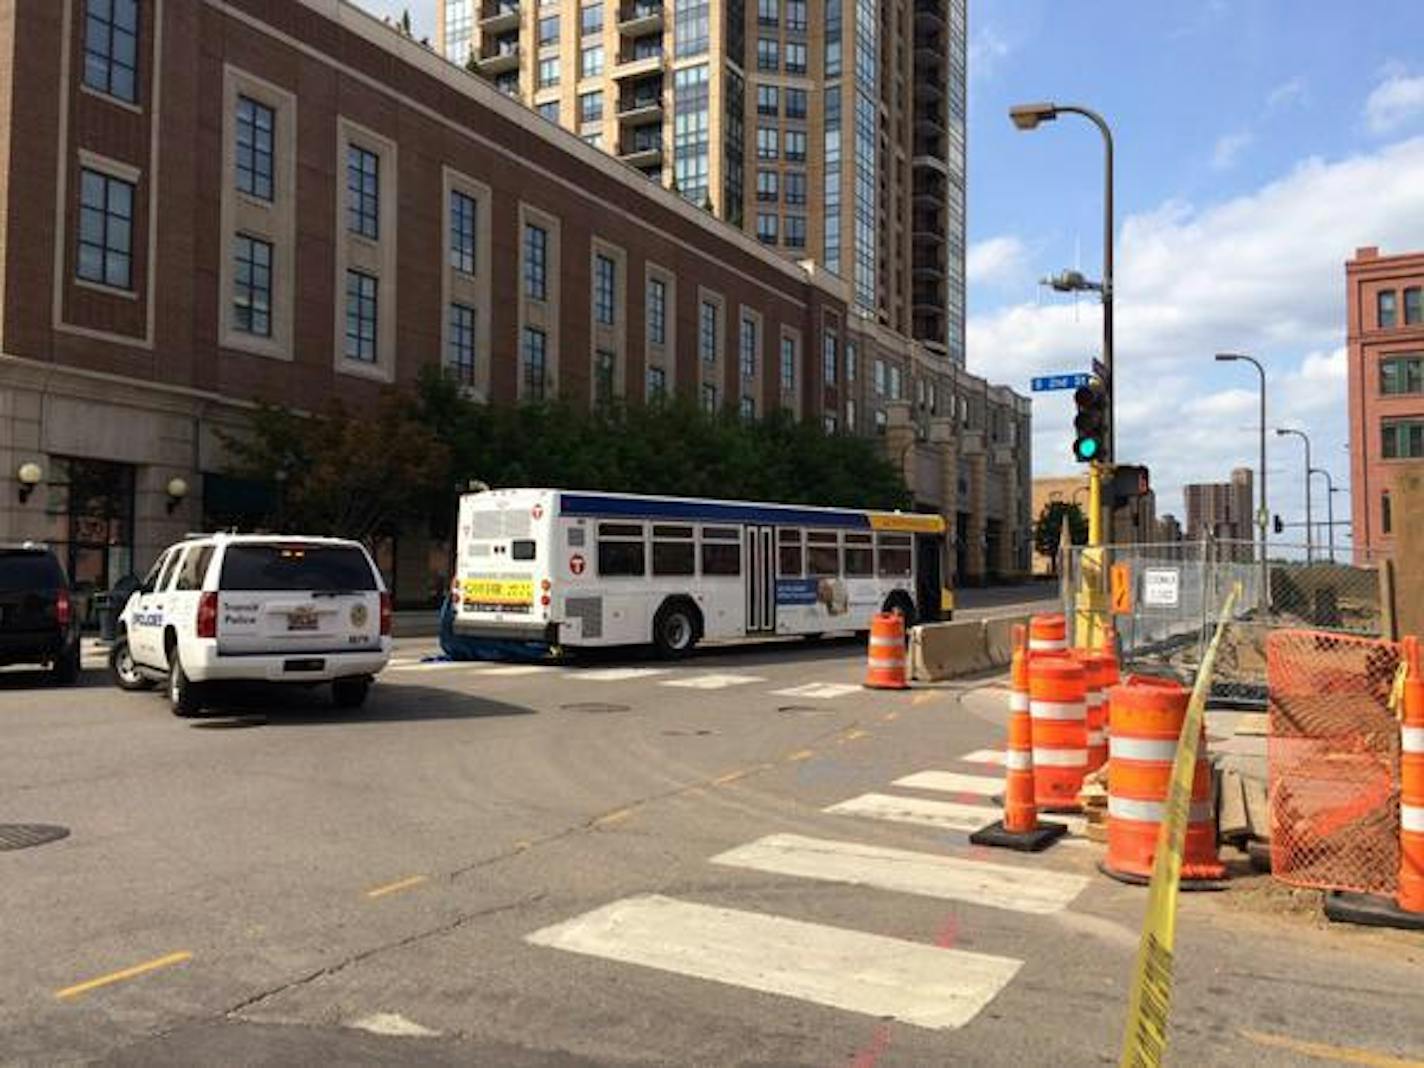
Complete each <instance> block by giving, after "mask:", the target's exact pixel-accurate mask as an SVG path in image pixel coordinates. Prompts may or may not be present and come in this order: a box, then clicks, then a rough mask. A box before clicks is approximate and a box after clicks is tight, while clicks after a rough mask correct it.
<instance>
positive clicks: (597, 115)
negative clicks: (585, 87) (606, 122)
mask: <svg viewBox="0 0 1424 1068" xmlns="http://www.w3.org/2000/svg"><path fill="white" fill-rule="evenodd" d="M601 118H603V90H602V89H595V90H594V91H593V92H591V93H580V94H579V121H580V122H597V121H598V120H599V119H601Z"/></svg>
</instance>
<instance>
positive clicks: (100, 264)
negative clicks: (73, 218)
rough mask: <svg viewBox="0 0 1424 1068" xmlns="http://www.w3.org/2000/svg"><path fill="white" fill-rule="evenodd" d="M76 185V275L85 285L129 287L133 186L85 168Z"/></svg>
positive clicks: (131, 273)
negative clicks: (90, 283) (78, 188)
mask: <svg viewBox="0 0 1424 1068" xmlns="http://www.w3.org/2000/svg"><path fill="white" fill-rule="evenodd" d="M79 186H80V193H79V197H80V199H79V261H78V264H77V265H76V273H77V274H78V276H79V277H80V278H82V279H84V280H85V281H86V282H97V283H99V284H100V285H105V286H114V287H115V288H117V289H130V288H132V286H133V223H134V187H133V184H132V183H130V182H126V181H124V180H123V179H122V178H114V177H112V176H110V175H107V174H103V173H101V172H99V171H91V170H87V169H86V170H84V171H81V172H80V178H79Z"/></svg>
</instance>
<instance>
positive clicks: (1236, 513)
mask: <svg viewBox="0 0 1424 1068" xmlns="http://www.w3.org/2000/svg"><path fill="white" fill-rule="evenodd" d="M1255 482H1256V476H1255V474H1254V472H1252V470H1251V469H1250V468H1249V467H1236V468H1233V469H1232V471H1231V481H1230V482H1194V483H1191V484H1190V485H1188V486H1185V487H1184V488H1183V491H1182V492H1183V496H1184V497H1185V499H1186V501H1185V503H1186V506H1187V526H1186V531H1185V537H1186V540H1187V541H1197V540H1199V539H1201V538H1207V537H1211V538H1217V539H1220V540H1223V541H1244V542H1250V541H1254V540H1255V538H1256V527H1255V525H1254V524H1255V512H1254V510H1253V506H1252V503H1251V502H1252V496H1251V494H1252V492H1253V491H1252V487H1253V486H1254V485H1255Z"/></svg>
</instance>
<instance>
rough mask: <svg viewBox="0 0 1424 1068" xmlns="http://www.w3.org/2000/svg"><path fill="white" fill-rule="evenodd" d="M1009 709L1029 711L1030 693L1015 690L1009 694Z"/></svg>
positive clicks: (1012, 710) (1011, 710)
mask: <svg viewBox="0 0 1424 1068" xmlns="http://www.w3.org/2000/svg"><path fill="white" fill-rule="evenodd" d="M1009 711H1010V712H1027V711H1028V694H1026V693H1024V692H1023V691H1022V690H1015V691H1014V692H1013V693H1011V694H1009Z"/></svg>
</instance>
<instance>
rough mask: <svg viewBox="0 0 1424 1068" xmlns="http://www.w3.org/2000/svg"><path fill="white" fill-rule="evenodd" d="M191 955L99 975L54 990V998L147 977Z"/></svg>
mask: <svg viewBox="0 0 1424 1068" xmlns="http://www.w3.org/2000/svg"><path fill="white" fill-rule="evenodd" d="M192 959H193V954H191V953H189V952H187V951H186V950H184V951H182V952H180V953H170V954H168V955H167V956H166V957H157V958H155V959H154V960H149V961H144V962H143V963H142V964H135V965H134V966H133V967H132V968H123V969H121V970H119V971H117V972H110V973H109V974H108V975H101V976H99V977H98V978H97V979H86V980H85V981H84V982H82V983H75V984H74V985H73V986H67V987H65V988H64V989H63V990H56V991H55V992H54V996H55V997H57V998H72V997H77V996H78V995H80V994H87V993H88V992H89V991H91V990H97V989H98V988H99V987H101V986H108V985H109V984H110V983H121V982H123V981H124V980H125V979H136V978H137V977H138V976H140V975H147V974H148V973H149V972H155V971H157V970H158V969H159V968H167V967H168V966H169V965H172V964H182V963H183V962H184V961H185V960H192Z"/></svg>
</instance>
